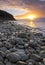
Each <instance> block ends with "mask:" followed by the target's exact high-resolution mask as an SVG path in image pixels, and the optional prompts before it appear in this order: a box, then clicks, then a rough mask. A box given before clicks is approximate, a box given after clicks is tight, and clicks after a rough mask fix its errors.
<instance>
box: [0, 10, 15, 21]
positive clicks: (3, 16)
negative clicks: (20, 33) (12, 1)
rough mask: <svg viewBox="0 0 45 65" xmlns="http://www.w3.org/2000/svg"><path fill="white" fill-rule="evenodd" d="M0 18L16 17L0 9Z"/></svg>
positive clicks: (11, 18)
mask: <svg viewBox="0 0 45 65" xmlns="http://www.w3.org/2000/svg"><path fill="white" fill-rule="evenodd" d="M0 20H16V19H15V18H14V17H13V16H12V15H11V14H9V13H8V12H6V11H3V10H0Z"/></svg>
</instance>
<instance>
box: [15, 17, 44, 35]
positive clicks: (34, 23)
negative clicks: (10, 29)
mask: <svg viewBox="0 0 45 65" xmlns="http://www.w3.org/2000/svg"><path fill="white" fill-rule="evenodd" d="M16 23H17V24H20V25H24V26H29V27H31V28H33V29H34V31H36V32H41V33H43V34H44V35H45V18H38V19H35V20H24V19H20V20H17V21H16Z"/></svg>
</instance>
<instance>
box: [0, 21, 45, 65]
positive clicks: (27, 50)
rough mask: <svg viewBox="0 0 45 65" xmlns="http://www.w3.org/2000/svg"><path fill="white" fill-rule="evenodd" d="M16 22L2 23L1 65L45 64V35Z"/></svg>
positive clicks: (0, 39) (0, 40) (0, 25)
mask: <svg viewBox="0 0 45 65" xmlns="http://www.w3.org/2000/svg"><path fill="white" fill-rule="evenodd" d="M31 30H33V29H32V28H28V27H23V26H21V25H17V24H16V23H15V22H13V21H12V22H9V21H5V22H4V21H3V22H1V23H0V65H45V36H43V34H42V33H39V32H31Z"/></svg>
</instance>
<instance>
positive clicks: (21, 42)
mask: <svg viewBox="0 0 45 65" xmlns="http://www.w3.org/2000/svg"><path fill="white" fill-rule="evenodd" d="M15 43H16V44H18V45H24V44H25V42H23V39H21V38H15Z"/></svg>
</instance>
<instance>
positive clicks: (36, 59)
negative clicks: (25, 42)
mask: <svg viewBox="0 0 45 65" xmlns="http://www.w3.org/2000/svg"><path fill="white" fill-rule="evenodd" d="M31 58H32V59H34V60H35V61H41V60H42V57H41V56H39V55H37V54H32V55H31Z"/></svg>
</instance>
